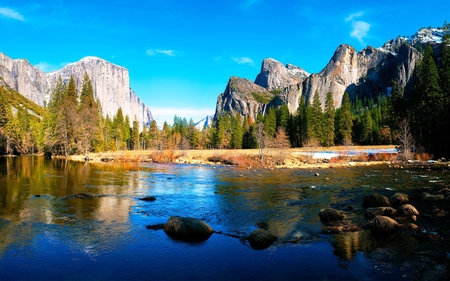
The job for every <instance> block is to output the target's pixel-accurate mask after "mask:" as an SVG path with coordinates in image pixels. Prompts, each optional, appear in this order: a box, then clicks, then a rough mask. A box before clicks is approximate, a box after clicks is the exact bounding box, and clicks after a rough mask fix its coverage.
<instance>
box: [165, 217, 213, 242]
mask: <svg viewBox="0 0 450 281" xmlns="http://www.w3.org/2000/svg"><path fill="white" fill-rule="evenodd" d="M164 232H165V233H166V234H167V235H169V236H170V237H172V238H173V239H176V240H182V241H205V240H208V238H209V237H210V236H211V235H212V234H213V232H214V231H213V230H212V228H211V227H210V226H209V225H208V224H207V223H205V222H203V221H201V220H199V219H196V218H190V217H177V216H173V217H170V218H169V220H168V221H167V223H166V224H165V225H164Z"/></svg>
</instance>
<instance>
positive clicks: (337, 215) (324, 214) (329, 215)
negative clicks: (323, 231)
mask: <svg viewBox="0 0 450 281" xmlns="http://www.w3.org/2000/svg"><path fill="white" fill-rule="evenodd" d="M319 217H320V220H321V221H322V222H331V221H339V220H342V219H344V215H343V214H342V213H341V212H339V211H338V210H335V209H332V208H325V209H322V210H320V212H319Z"/></svg>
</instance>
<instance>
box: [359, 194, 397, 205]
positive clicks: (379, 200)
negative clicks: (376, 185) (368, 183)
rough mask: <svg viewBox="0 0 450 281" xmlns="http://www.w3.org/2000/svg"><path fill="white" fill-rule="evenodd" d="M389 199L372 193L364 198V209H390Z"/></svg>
mask: <svg viewBox="0 0 450 281" xmlns="http://www.w3.org/2000/svg"><path fill="white" fill-rule="evenodd" d="M390 205H391V204H390V202H389V199H388V198H387V197H386V196H384V195H381V194H378V193H372V194H368V195H366V196H364V201H363V203H362V206H363V207H364V208H370V207H390Z"/></svg>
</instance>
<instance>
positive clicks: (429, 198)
mask: <svg viewBox="0 0 450 281" xmlns="http://www.w3.org/2000/svg"><path fill="white" fill-rule="evenodd" d="M444 198H445V197H444V195H443V194H436V195H433V194H430V193H428V192H424V193H422V199H423V200H424V201H440V200H444Z"/></svg>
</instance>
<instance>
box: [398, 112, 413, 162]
mask: <svg viewBox="0 0 450 281" xmlns="http://www.w3.org/2000/svg"><path fill="white" fill-rule="evenodd" d="M399 130H400V131H399V137H398V140H399V152H400V154H401V155H402V158H403V160H405V161H408V160H410V159H411V158H412V155H413V152H412V149H413V147H414V139H413V136H412V134H411V128H410V126H409V121H408V119H406V118H405V119H403V120H402V121H401V122H400V124H399Z"/></svg>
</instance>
